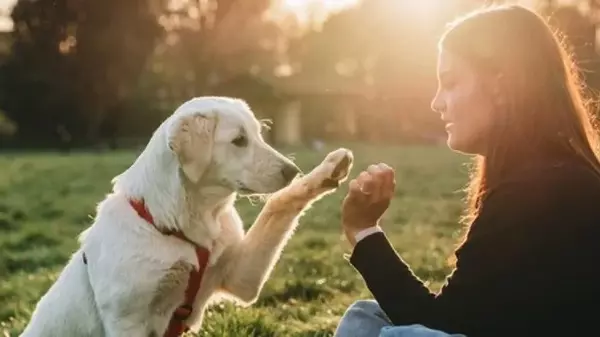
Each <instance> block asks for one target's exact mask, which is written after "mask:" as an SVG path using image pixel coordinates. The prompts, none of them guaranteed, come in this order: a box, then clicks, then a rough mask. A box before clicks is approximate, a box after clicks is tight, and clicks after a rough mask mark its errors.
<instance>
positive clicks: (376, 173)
mask: <svg viewBox="0 0 600 337" xmlns="http://www.w3.org/2000/svg"><path fill="white" fill-rule="evenodd" d="M367 172H368V173H369V176H370V185H371V186H372V187H371V188H370V190H371V194H370V196H371V198H370V200H371V202H372V203H375V202H377V200H379V199H380V198H381V185H382V184H381V183H382V181H381V170H380V169H379V167H378V166H377V165H370V166H369V167H368V168H367Z"/></svg>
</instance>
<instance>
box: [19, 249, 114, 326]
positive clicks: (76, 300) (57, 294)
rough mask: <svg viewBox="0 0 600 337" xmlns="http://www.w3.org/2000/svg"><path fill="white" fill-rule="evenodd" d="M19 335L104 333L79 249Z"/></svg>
mask: <svg viewBox="0 0 600 337" xmlns="http://www.w3.org/2000/svg"><path fill="white" fill-rule="evenodd" d="M58 303H60V305H57V304H58ZM50 306H51V307H50ZM39 309H41V310H39ZM41 312H43V313H44V314H43V315H42V314H36V313H41ZM48 313H52V314H51V315H48ZM64 320H69V322H64ZM21 336H23V337H34V336H35V337H40V336H98V337H100V336H104V331H103V328H102V324H101V321H100V319H99V316H98V312H97V309H96V305H95V301H94V293H93V291H92V288H91V286H90V283H89V279H88V273H87V269H86V266H85V264H84V263H83V257H82V252H81V250H79V251H77V252H76V253H75V254H73V256H72V257H71V260H70V261H69V263H68V264H67V266H66V267H65V268H64V269H63V271H62V272H61V274H60V276H59V277H58V279H57V280H56V282H55V283H54V284H53V285H52V287H51V288H50V289H49V290H48V292H47V293H46V294H45V295H44V296H43V297H42V298H41V300H40V301H39V303H38V304H37V306H36V310H35V311H34V314H33V316H32V317H31V321H30V324H29V325H28V326H27V328H26V329H25V330H24V331H23V333H22V334H21Z"/></svg>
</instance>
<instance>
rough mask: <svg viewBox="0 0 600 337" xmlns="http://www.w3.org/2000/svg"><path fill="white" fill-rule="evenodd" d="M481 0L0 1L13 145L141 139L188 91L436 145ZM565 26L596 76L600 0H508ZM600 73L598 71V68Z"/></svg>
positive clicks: (304, 137) (310, 123) (325, 135)
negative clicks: (440, 51) (446, 47)
mask: <svg viewBox="0 0 600 337" xmlns="http://www.w3.org/2000/svg"><path fill="white" fill-rule="evenodd" d="M492 3H511V1H484V0H420V1H416V0H255V1H241V0H135V1H134V0H132V1H127V2H121V1H117V0H110V1H107V2H102V3H101V4H100V3H97V4H94V3H93V2H89V3H88V2H84V1H75V0H35V1H28V0H19V1H16V0H0V13H1V14H2V15H0V17H1V20H0V29H2V31H1V32H0V37H1V39H0V53H1V54H0V57H1V59H0V61H1V62H3V65H2V68H0V69H1V71H2V72H3V74H2V79H3V81H2V82H1V83H0V84H1V85H2V87H0V121H2V123H1V124H0V131H1V132H0V141H2V144H3V146H5V147H13V146H25V147H30V146H33V147H59V148H63V147H65V148H73V147H89V146H92V147H104V146H108V147H111V148H115V147H121V146H126V145H125V144H132V143H133V144H135V143H136V139H140V140H143V139H145V137H146V136H147V135H148V134H149V133H150V132H151V131H152V130H153V128H154V127H155V126H156V125H157V123H158V122H160V121H161V120H162V119H163V118H164V117H165V116H166V115H168V114H169V113H170V112H171V111H172V110H173V108H174V107H175V106H176V105H177V104H179V103H181V102H182V101H183V100H186V99H188V98H189V97H192V96H198V95H208V94H218V95H229V96H236V97H240V98H243V99H245V100H247V101H248V102H249V103H250V104H251V105H252V106H253V108H254V109H255V111H256V113H257V115H259V116H260V117H261V118H267V119H270V120H272V121H273V122H274V126H273V128H272V131H271V132H270V133H269V134H268V135H266V136H267V137H268V140H269V141H270V142H273V143H275V144H280V145H290V144H291V145H294V144H312V143H314V142H318V141H329V140H356V141H368V142H392V143H404V142H410V143H415V142H417V143H432V142H433V143H440V142H443V139H444V137H445V134H444V132H443V129H442V128H441V127H440V123H439V120H438V118H437V116H436V115H435V114H433V113H431V112H430V110H429V102H430V99H431V97H432V95H433V90H434V89H435V85H436V81H435V60H436V41H437V39H438V37H439V34H440V33H441V32H442V30H443V28H444V25H445V23H447V22H448V21H450V20H452V19H453V18H456V17H458V16H460V15H461V14H463V13H466V12H467V11H469V10H472V9H475V8H478V7H481V6H484V5H489V4H492ZM512 3H519V4H522V5H525V6H528V7H530V8H532V9H534V10H537V11H539V12H540V13H542V14H543V15H544V16H545V17H547V18H548V19H549V20H550V21H551V22H552V24H553V25H554V26H555V27H557V28H558V29H559V30H560V31H561V32H563V33H564V34H566V35H568V37H569V41H570V42H571V44H572V48H573V51H574V52H575V53H576V54H577V56H578V62H580V64H581V65H583V66H584V67H585V69H586V71H587V72H586V78H587V80H588V83H589V84H590V85H591V86H592V87H593V86H594V85H596V82H597V79H596V77H597V76H596V74H595V72H594V71H593V69H595V68H594V67H596V64H597V58H598V57H597V53H596V45H597V40H598V38H597V36H598V34H596V33H595V31H596V26H597V23H596V20H597V13H596V12H597V11H598V9H597V4H598V2H597V1H593V0H585V1H583V0H580V1H576V0H571V1H568V0H562V1H561V0H554V1H552V0H523V1H512ZM590 70H591V71H590Z"/></svg>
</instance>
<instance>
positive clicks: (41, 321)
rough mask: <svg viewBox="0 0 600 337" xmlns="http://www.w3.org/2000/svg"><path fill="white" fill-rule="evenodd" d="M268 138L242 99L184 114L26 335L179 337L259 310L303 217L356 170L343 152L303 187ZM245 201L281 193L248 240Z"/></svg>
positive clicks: (125, 185)
mask: <svg viewBox="0 0 600 337" xmlns="http://www.w3.org/2000/svg"><path fill="white" fill-rule="evenodd" d="M260 131H261V125H260V124H259V123H258V122H257V120H256V119H255V117H254V114H253V113H252V111H251V109H250V108H249V107H248V106H247V105H246V104H245V103H244V102H243V101H241V100H237V99H233V98H224V97H201V98H194V99H192V100H190V101H188V102H185V103H184V104H183V105H181V106H180V107H179V108H178V109H177V110H176V111H175V112H174V114H173V115H172V116H170V117H169V118H168V119H167V120H166V121H165V122H164V123H162V124H161V125H160V127H159V128H158V129H157V130H156V131H155V133H154V134H153V136H152V138H151V139H150V141H149V143H148V145H147V147H146V148H145V150H144V151H143V152H142V153H141V155H140V156H139V157H138V158H137V160H136V161H135V163H133V165H132V166H131V167H130V168H129V169H127V170H126V171H125V172H123V173H122V174H121V175H119V176H118V177H116V178H115V180H114V181H113V183H114V189H113V193H112V194H110V195H108V196H107V197H106V198H105V200H103V201H102V202H101V203H100V204H99V205H98V208H97V216H96V219H95V221H94V223H93V224H92V226H91V227H90V228H88V229H87V230H86V231H85V232H84V233H82V235H81V237H80V242H81V248H80V249H79V250H78V251H77V252H75V253H74V254H73V256H72V258H71V259H70V261H69V263H68V264H67V266H66V267H65V268H64V270H63V271H62V273H61V274H60V276H59V277H58V280H57V281H56V283H54V285H52V287H51V288H50V289H49V291H48V292H47V293H46V294H45V295H44V296H43V297H42V298H41V300H40V301H39V303H38V304H37V306H36V308H35V311H34V313H33V315H32V317H31V321H30V323H29V325H28V326H27V327H26V329H25V331H24V332H23V334H22V336H27V337H30V336H36V337H37V336H61V337H70V336H110V337H121V336H123V337H124V336H127V337H148V336H155V337H158V336H176V335H179V334H180V333H181V331H182V329H187V328H189V329H190V330H191V331H196V332H197V331H199V329H200V327H201V324H202V319H203V313H204V311H205V308H206V306H207V304H208V303H212V302H213V301H216V300H219V299H221V298H223V297H228V298H232V299H234V300H237V301H239V302H240V303H242V304H246V305H249V304H251V303H253V302H254V301H255V300H256V299H257V297H258V295H259V294H260V291H261V289H262V287H263V284H264V283H265V281H266V280H267V279H268V277H269V275H270V273H271V270H272V268H273V266H274V264H275V263H276V261H277V260H278V258H279V256H280V253H281V251H282V249H283V247H284V245H285V244H286V241H287V240H288V238H289V237H290V235H291V234H292V232H293V230H294V228H295V227H296V225H297V222H298V218H299V217H300V216H301V214H302V212H303V211H304V210H306V209H307V208H308V207H309V206H310V204H311V203H312V202H314V201H315V200H317V199H319V198H320V197H321V196H323V195H325V194H328V193H330V192H332V191H333V190H335V189H336V187H337V186H338V185H339V182H341V181H343V180H345V179H346V177H347V175H348V172H349V170H350V168H351V166H352V153H351V152H350V151H349V150H346V149H338V150H336V151H334V152H331V153H330V154H328V155H327V157H326V158H325V160H324V161H323V162H322V163H321V164H320V165H318V166H317V167H316V168H315V169H313V170H312V171H311V172H310V173H308V174H306V175H304V176H301V177H296V176H297V174H298V173H299V169H298V168H297V167H296V166H295V165H294V164H293V163H292V162H291V161H290V160H288V159H287V158H285V157H284V156H283V155H281V154H280V153H278V152H276V151H275V150H274V149H273V148H271V147H270V146H269V145H267V144H266V143H265V142H264V140H263V139H262V137H261V134H260ZM236 193H242V194H270V193H273V194H272V195H271V196H270V197H269V198H268V199H267V201H266V203H265V206H264V207H263V209H262V211H261V213H260V214H259V216H258V218H257V219H256V221H255V222H254V224H253V226H252V227H251V228H250V229H249V230H248V232H247V233H244V229H243V225H242V221H241V219H240V217H239V215H238V213H237V212H236V209H235V208H234V201H235V195H236ZM208 256H210V258H208ZM194 287H196V289H193V288H194ZM198 288H199V289H198ZM190 289H191V290H190ZM196 291H197V292H196ZM186 311H187V312H186Z"/></svg>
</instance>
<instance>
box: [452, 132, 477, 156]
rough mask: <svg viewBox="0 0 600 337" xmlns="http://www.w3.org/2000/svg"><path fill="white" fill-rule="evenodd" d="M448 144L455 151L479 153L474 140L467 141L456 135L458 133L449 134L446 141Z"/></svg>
mask: <svg viewBox="0 0 600 337" xmlns="http://www.w3.org/2000/svg"><path fill="white" fill-rule="evenodd" d="M446 145H447V146H448V147H449V148H450V150H452V151H455V152H460V153H464V154H477V153H478V151H476V150H475V148H476V146H474V145H475V144H473V143H472V142H466V141H464V140H461V139H460V138H458V137H456V135H452V134H451V133H449V134H448V139H447V141H446Z"/></svg>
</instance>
